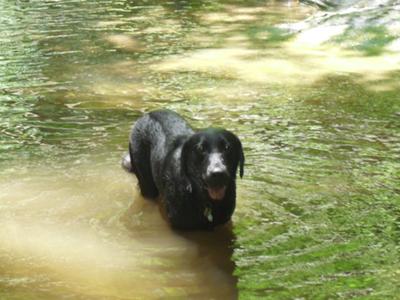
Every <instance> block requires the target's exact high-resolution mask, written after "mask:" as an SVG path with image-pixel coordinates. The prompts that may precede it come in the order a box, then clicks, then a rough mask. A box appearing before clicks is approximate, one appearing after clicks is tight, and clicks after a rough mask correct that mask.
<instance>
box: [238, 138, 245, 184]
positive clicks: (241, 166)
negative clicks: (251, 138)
mask: <svg viewBox="0 0 400 300" xmlns="http://www.w3.org/2000/svg"><path fill="white" fill-rule="evenodd" d="M238 142H239V149H238V150H239V175H240V178H243V175H244V153H243V147H242V143H241V142H240V140H239V138H238Z"/></svg>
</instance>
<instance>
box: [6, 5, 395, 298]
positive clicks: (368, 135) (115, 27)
mask: <svg viewBox="0 0 400 300" xmlns="http://www.w3.org/2000/svg"><path fill="white" fill-rule="evenodd" d="M312 12H313V9H312V8H309V7H305V6H301V5H298V4H297V2H296V1H293V2H292V1H267V2H265V1H250V2H248V3H247V4H246V5H244V4H243V3H242V2H241V1H204V2H195V3H191V2H187V1H175V2H164V1H135V3H133V2H132V1H124V0H121V1H105V0H104V1H85V2H82V1H62V2H54V1H30V2H15V3H9V2H7V1H1V0H0V30H1V32H2V35H1V36H0V112H1V118H0V133H1V134H0V167H1V170H0V298H5V299H62V298H72V299H165V298H167V299H169V298H171V299H176V298H178V299H179V298H190V299H192V298H193V299H234V298H237V297H238V296H239V298H242V299H256V298H262V299H294V298H297V299H302V298H304V299H314V298H317V299H328V298H332V299H337V298H343V299H349V298H357V297H358V298H360V297H361V298H362V297H368V298H374V299H383V298H386V299H390V298H395V297H396V296H397V293H398V290H399V289H400V286H399V281H398V277H399V274H400V262H399V258H398V253H399V238H400V219H399V214H400V190H399V180H400V173H399V170H400V146H399V145H400V104H399V103H400V99H399V98H400V97H399V94H400V93H399V90H400V86H399V84H398V82H399V74H400V73H399V71H398V66H399V62H400V56H399V55H398V54H397V53H384V54H383V55H380V56H365V55H363V53H362V52H357V51H356V50H349V49H347V50H346V49H345V50H343V49H341V48H339V47H337V45H332V44H326V43H325V44H322V45H320V44H318V45H317V44H316V43H315V39H317V38H316V37H314V38H313V37H311V38H310V36H307V35H306V34H303V35H300V36H298V37H293V36H288V35H286V34H285V33H283V32H281V31H280V30H277V29H276V28H274V27H272V26H273V25H275V24H279V23H287V22H294V21H297V20H301V19H304V18H305V17H307V16H308V15H309V14H311V13H312ZM156 108H169V109H173V110H176V111H178V112H179V113H180V114H182V115H183V116H185V117H186V118H187V119H188V120H189V121H190V123H191V124H193V126H195V127H199V128H200V127H206V126H210V125H213V126H223V127H226V128H228V129H231V130H232V131H234V132H236V133H237V134H238V135H239V136H240V138H241V139H242V142H243V145H244V148H245V155H246V166H245V177H244V179H243V180H238V199H237V201H238V207H237V210H236V212H235V215H234V218H233V222H232V224H229V225H227V226H225V227H222V228H219V229H217V230H216V231H214V232H186V233H182V232H174V231H172V230H171V229H170V228H169V226H168V225H167V224H166V222H165V221H164V220H163V219H162V217H161V215H160V212H159V209H158V206H157V205H156V204H155V203H153V202H151V201H147V200H145V199H143V198H141V197H140V196H139V193H138V190H137V187H136V179H135V178H134V176H131V175H130V174H127V173H125V172H124V171H123V170H122V169H121V168H120V166H119V163H120V158H121V156H122V154H123V152H124V151H126V148H127V137H128V132H129V129H130V126H131V125H132V123H133V122H134V120H135V119H137V118H138V117H139V116H140V115H141V114H142V113H143V112H146V111H149V110H152V109H156Z"/></svg>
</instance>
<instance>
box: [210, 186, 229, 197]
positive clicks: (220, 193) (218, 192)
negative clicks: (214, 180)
mask: <svg viewBox="0 0 400 300" xmlns="http://www.w3.org/2000/svg"><path fill="white" fill-rule="evenodd" d="M207 190H208V195H209V196H210V198H211V199H212V200H222V199H223V198H224V197H225V190H226V187H224V186H223V187H220V188H208V189H207Z"/></svg>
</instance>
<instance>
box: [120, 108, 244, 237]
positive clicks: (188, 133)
mask: <svg viewBox="0 0 400 300" xmlns="http://www.w3.org/2000/svg"><path fill="white" fill-rule="evenodd" d="M122 165H123V167H124V168H125V169H127V170H128V171H130V172H133V173H135V174H136V176H137V178H138V181H139V186H140V190H141V193H142V195H143V196H144V197H147V198H156V197H157V196H158V195H161V199H162V202H163V205H164V207H165V211H166V215H167V217H168V219H169V220H170V222H171V224H172V226H173V227H175V228H180V229H209V228H213V227H214V226H216V225H219V224H224V223H226V222H228V221H229V220H230V218H231V216H232V214H233V211H234V209H235V198H236V184H235V179H236V170H237V168H238V166H240V177H242V176H243V165H244V155H243V150H242V144H241V142H240V140H239V139H238V138H237V137H236V136H235V135H234V134H233V133H231V132H229V131H227V130H224V129H214V128H210V129H205V130H201V131H198V132H194V131H193V129H192V128H191V127H190V126H189V125H188V124H187V123H186V122H185V120H183V119H182V118H181V117H180V116H179V115H178V114H176V113H174V112H172V111H168V110H160V111H154V112H151V113H149V114H146V115H144V116H143V117H141V118H140V119H139V120H138V121H137V122H136V124H135V126H134V127H133V129H132V132H131V135H130V141H129V154H127V155H126V156H125V157H124V159H123V161H122Z"/></svg>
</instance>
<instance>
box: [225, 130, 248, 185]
mask: <svg viewBox="0 0 400 300" xmlns="http://www.w3.org/2000/svg"><path fill="white" fill-rule="evenodd" d="M226 137H227V138H228V140H229V141H230V143H231V145H232V146H233V148H234V151H235V160H236V162H237V164H238V165H239V175H240V178H243V175H244V153H243V147H242V143H241V141H240V139H239V138H238V137H237V136H236V135H235V134H234V133H232V132H230V131H226Z"/></svg>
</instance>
